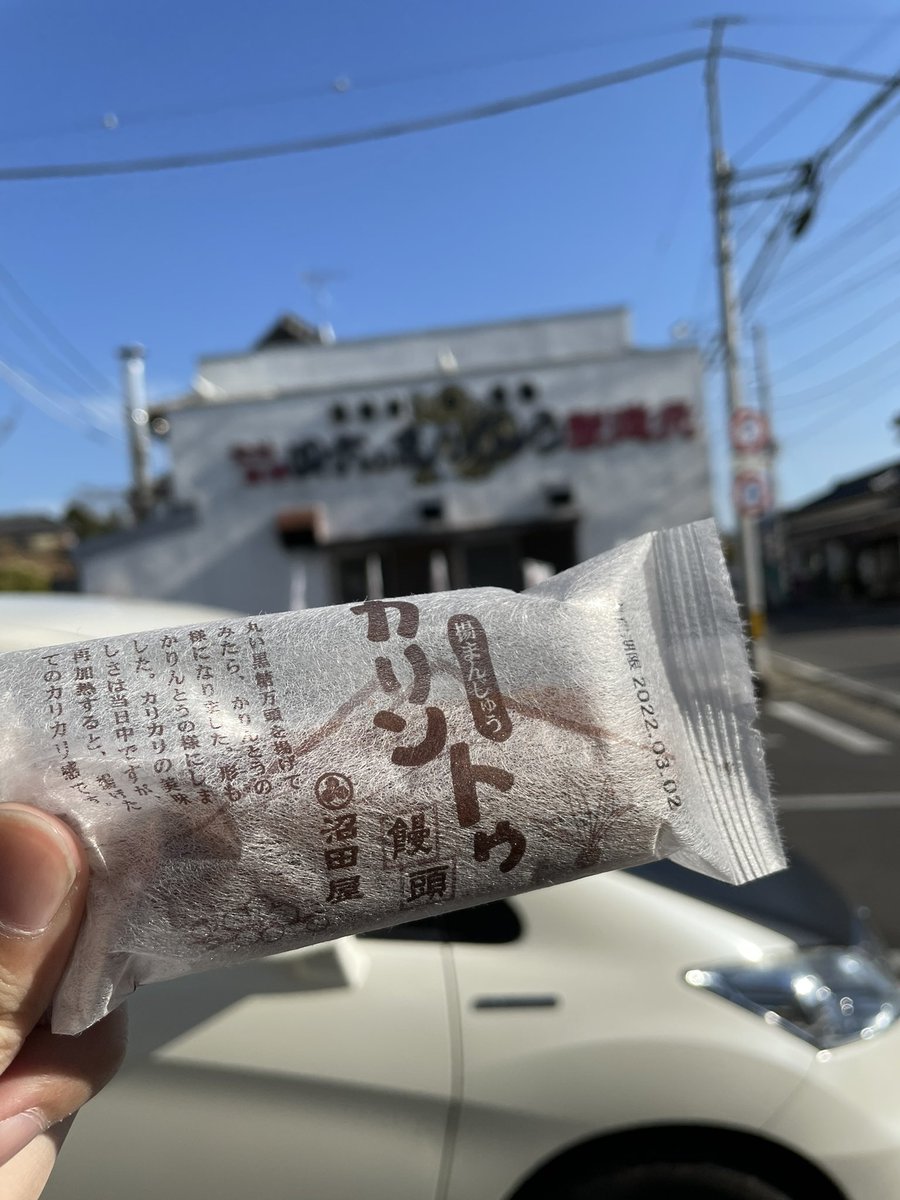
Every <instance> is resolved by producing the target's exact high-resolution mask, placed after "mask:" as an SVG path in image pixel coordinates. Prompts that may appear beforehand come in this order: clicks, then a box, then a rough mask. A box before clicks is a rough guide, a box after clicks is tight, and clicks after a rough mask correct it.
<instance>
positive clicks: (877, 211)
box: [772, 188, 900, 292]
mask: <svg viewBox="0 0 900 1200" xmlns="http://www.w3.org/2000/svg"><path fill="white" fill-rule="evenodd" d="M895 212H896V213H900V188H898V190H897V191H895V192H891V193H890V195H889V196H887V197H886V198H885V199H884V200H880V201H879V202H878V203H877V204H875V205H874V206H873V207H872V208H870V209H866V211H865V212H863V213H862V214H861V215H860V216H858V217H855V218H854V219H853V220H852V221H850V222H848V224H846V225H843V226H841V228H840V229H838V230H837V232H836V233H834V234H832V236H831V237H829V238H827V239H826V240H825V241H823V242H820V243H819V245H818V246H817V247H816V248H815V249H814V250H811V251H810V252H809V253H807V254H804V255H801V256H800V258H798V259H797V261H796V262H795V263H794V265H793V266H792V267H791V268H790V269H789V270H788V271H786V272H785V273H784V275H782V277H781V279H779V280H778V281H777V282H776V283H775V284H773V286H772V290H773V291H775V292H777V291H780V290H781V289H782V288H783V287H784V286H785V285H786V284H790V283H792V282H793V281H794V280H795V279H797V278H798V277H800V278H802V277H803V276H804V275H807V274H808V273H809V272H810V271H811V270H812V271H815V270H821V269H822V268H823V267H824V268H825V269H827V268H828V263H827V256H828V252H829V251H831V250H832V249H837V250H840V249H844V248H846V247H847V246H848V245H849V244H850V243H851V242H852V241H853V240H854V239H855V238H856V237H857V235H859V234H861V233H866V232H868V231H869V230H870V229H875V228H877V227H878V226H879V225H880V224H881V223H882V222H883V221H885V220H886V219H887V218H888V217H890V216H893V215H894V214H895ZM882 244H883V243H882ZM879 248H880V247H879ZM853 265H856V264H855V263H854V264H853ZM833 278H834V273H833V271H832V273H831V274H830V277H829V282H830V280H831V279H833Z"/></svg>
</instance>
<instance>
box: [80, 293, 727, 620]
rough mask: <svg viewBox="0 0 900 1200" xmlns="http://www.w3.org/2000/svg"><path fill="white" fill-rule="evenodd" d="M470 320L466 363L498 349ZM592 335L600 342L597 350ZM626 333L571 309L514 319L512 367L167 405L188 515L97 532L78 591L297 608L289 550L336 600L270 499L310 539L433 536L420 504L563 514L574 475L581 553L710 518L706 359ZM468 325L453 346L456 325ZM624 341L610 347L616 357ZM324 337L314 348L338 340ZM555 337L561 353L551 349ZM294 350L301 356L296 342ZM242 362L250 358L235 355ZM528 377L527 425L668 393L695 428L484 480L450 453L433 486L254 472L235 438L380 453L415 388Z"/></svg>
mask: <svg viewBox="0 0 900 1200" xmlns="http://www.w3.org/2000/svg"><path fill="white" fill-rule="evenodd" d="M604 331H605V332H604ZM501 332H504V331H503V330H501ZM463 333H465V336H466V337H467V338H469V343H466V344H470V345H471V346H472V347H474V349H473V351H472V356H473V359H474V358H477V354H483V355H487V353H488V351H487V349H486V346H487V345H488V342H490V345H492V346H493V347H494V349H493V350H492V351H491V353H493V354H494V355H495V357H496V354H497V337H498V330H497V328H496V327H489V328H488V330H487V333H486V334H485V337H486V338H487V341H485V340H484V339H483V338H482V336H481V331H468V332H466V331H463ZM601 334H602V335H603V336H604V337H606V338H607V344H606V345H605V346H603V348H602V349H601V350H599V351H598V349H597V340H598V337H600V335H601ZM626 334H627V323H626V319H625V314H623V313H613V314H612V315H610V314H602V313H601V314H592V315H589V316H585V317H583V318H579V319H577V320H576V319H573V318H567V319H565V320H563V321H561V322H556V323H553V322H551V323H550V327H549V329H545V328H543V327H542V326H541V325H539V324H535V323H519V325H517V326H514V327H513V328H512V333H510V336H509V338H508V339H506V340H504V339H503V338H501V339H500V341H501V343H502V344H501V350H502V352H503V354H509V355H513V354H514V353H515V354H516V355H517V365H516V366H515V368H514V369H507V370H501V369H499V368H498V369H486V368H483V369H468V370H467V369H460V370H459V371H458V372H456V373H455V374H454V375H452V376H443V377H442V376H441V375H440V374H439V373H437V372H435V371H434V369H433V364H432V366H431V367H430V369H429V373H428V383H427V384H424V385H422V384H413V383H409V384H407V385H406V386H405V387H404V386H388V385H382V386H374V385H373V386H356V385H354V386H347V387H344V388H332V389H330V390H324V391H321V390H320V391H319V392H317V393H313V394H309V393H306V394H304V393H302V392H296V391H295V393H294V394H293V395H289V396H283V397H280V398H277V399H270V400H256V401H242V402H229V403H222V404H209V405H198V406H195V407H186V408H183V409H180V410H175V411H173V412H172V413H171V414H170V421H171V432H170V434H169V445H170V453H171V458H172V467H173V478H174V484H175V489H176V494H177V496H178V498H179V500H181V501H183V502H184V501H187V502H189V503H191V504H193V505H194V506H195V510H196V514H197V517H196V523H195V525H194V526H193V527H191V528H188V529H180V530H179V531H177V532H174V533H169V534H166V533H160V535H159V536H156V537H153V536H151V535H150V533H149V531H147V532H144V533H141V534H140V535H138V536H137V537H136V539H135V540H134V541H133V542H132V543H131V544H129V545H127V546H121V545H119V546H116V545H115V544H114V543H113V542H110V543H108V548H107V549H106V550H104V548H103V546H102V545H101V544H100V543H97V544H96V545H95V546H92V544H89V548H88V550H87V551H86V554H85V558H84V560H83V569H82V578H83V582H84V586H85V588H86V590H96V591H101V592H107V593H113V594H120V595H124V594H133V595H137V594H142V595H145V596H149V597H164V598H171V599H180V600H185V601H198V602H205V603H210V604H220V605H225V606H229V607H234V608H238V609H242V610H245V611H260V610H264V609H265V610H280V609H284V608H287V607H288V606H289V605H290V602H291V574H292V572H291V562H292V561H294V562H297V561H301V559H300V558H298V554H300V555H302V561H303V563H304V565H305V592H306V603H307V605H308V606H310V607H313V606H316V605H319V604H326V603H330V602H332V599H333V596H332V580H331V570H332V568H331V564H330V562H329V556H328V554H327V553H322V552H321V551H318V550H316V549H313V550H311V551H305V552H297V551H290V552H288V551H286V550H285V549H284V548H283V546H282V545H281V543H280V540H279V537H278V534H277V529H276V521H277V518H278V515H279V514H280V513H285V512H289V511H291V510H305V509H310V508H315V509H316V510H317V512H318V513H319V514H320V517H321V520H320V524H319V528H318V535H319V539H320V542H321V543H323V544H324V545H325V546H326V547H327V546H328V545H331V544H334V543H342V542H354V541H359V540H365V539H368V538H380V537H390V536H392V535H395V534H401V533H407V534H413V533H417V532H418V533H423V534H427V533H428V532H429V526H428V524H427V523H426V522H425V521H424V520H423V517H422V514H421V512H420V506H421V504H422V503H423V501H426V500H427V501H433V500H439V501H440V502H441V504H442V506H443V519H442V521H441V523H440V526H438V527H436V528H435V532H436V533H439V532H440V531H441V530H444V529H450V530H467V529H473V528H479V527H485V528H490V527H491V526H493V525H498V524H501V525H502V524H518V523H528V522H536V521H546V520H550V519H552V518H554V517H555V516H557V515H558V512H557V511H556V510H554V509H553V508H552V507H551V506H550V505H549V504H548V500H547V490H548V489H549V488H559V487H569V488H570V489H571V491H572V493H573V500H574V505H573V507H574V513H575V515H577V517H578V543H577V552H578V555H579V557H581V558H586V557H590V556H591V555H592V554H596V553H598V552H600V551H602V550H604V549H606V548H608V547H610V546H613V545H615V544H616V543H618V542H620V541H622V540H624V539H626V538H629V537H633V536H636V535H637V534H639V533H643V532H645V531H647V530H650V529H654V528H660V527H663V526H669V525H674V524H679V523H681V522H684V521H690V520H695V519H698V518H701V517H705V516H708V515H710V513H711V511H712V508H711V499H710V489H709V476H708V463H707V447H706V440H705V436H704V431H703V429H702V419H703V417H702V413H703V409H702V402H701V383H702V378H701V365H700V359H699V355H698V353H697V351H696V349H694V348H692V347H684V346H681V347H672V348H669V349H665V350H658V351H643V350H632V349H627V348H626V349H624V350H622V349H621V346H622V344H623V343H624V338H625V335H626ZM488 335H489V337H488ZM429 337H431V338H432V342H431V343H429ZM460 337H461V339H462V340H461V341H460V342H459V343H458V344H459V345H460V346H462V345H463V344H464V343H465V339H464V338H463V337H462V333H461V334H460ZM435 340H440V339H436V338H435V335H420V336H417V337H411V338H404V339H390V344H389V345H387V347H386V348H385V347H384V346H382V344H381V343H377V342H374V343H373V342H368V343H358V344H348V346H347V347H344V348H343V349H344V350H346V363H345V367H344V368H342V370H344V369H345V368H346V370H347V371H349V372H351V373H352V372H355V371H360V372H361V371H362V367H361V364H362V363H363V362H364V361H365V356H366V355H368V356H369V359H370V360H371V361H375V360H377V359H378V355H380V354H381V353H382V351H384V354H386V355H387V356H388V357H390V356H391V355H393V356H395V357H396V354H397V351H398V347H401V346H403V347H406V349H407V350H409V348H410V346H411V345H412V344H413V343H417V344H418V343H421V345H418V348H415V347H414V348H413V350H412V351H411V352H410V353H411V358H410V361H411V362H412V363H413V365H414V366H415V365H416V364H417V363H418V362H419V358H420V357H421V354H420V352H421V353H424V352H425V351H423V350H422V347H423V346H426V348H427V350H428V353H429V354H430V353H431V351H432V350H433V349H434V344H433V343H434V341H435ZM451 340H452V341H453V342H454V344H455V343H456V339H451ZM602 340H603V338H602V337H600V341H601V342H602ZM616 344H618V345H619V346H620V349H619V351H618V352H617V353H611V352H610V348H611V347H614V346H615V345H616ZM591 346H592V347H593V350H592V351H591V353H587V352H586V351H585V347H591ZM563 347H565V348H567V350H568V352H569V353H570V354H575V357H574V358H569V359H567V360H565V361H561V360H560V359H559V358H558V357H556V358H554V357H553V355H559V354H561V353H562V348H563ZM548 348H549V350H548ZM333 349H336V348H327V350H326V349H323V351H322V352H323V353H328V354H331V353H332V350H333ZM550 350H552V352H553V353H552V354H550V355H549V357H548V354H549V351H550ZM476 351H477V354H476ZM576 351H577V353H575V352H576ZM284 353H285V354H286V355H288V356H290V355H296V353H298V352H296V351H294V350H288V351H285V352H284ZM299 353H300V354H301V355H308V354H309V353H310V352H308V351H306V350H302V349H301V350H300V351H299ZM313 353H319V350H318V349H316V350H314V351H313ZM281 354H282V352H281V351H276V350H270V351H266V352H263V353H260V354H258V355H255V356H253V358H254V360H258V361H257V362H256V364H255V366H254V369H256V367H257V366H258V367H259V369H260V370H263V367H264V365H265V363H264V360H265V361H267V362H268V361H270V362H274V361H275V358H278V356H280V355H281ZM273 355H274V356H275V358H273V357H272V356H273ZM373 356H374V358H373ZM248 361H249V360H244V363H245V365H246V363H247V362H248ZM285 361H287V360H285ZM379 361H380V360H379ZM423 361H424V360H423ZM347 364H349V365H347ZM251 365H253V364H251ZM407 365H408V364H407ZM460 366H461V368H462V367H463V363H462V362H461V363H460ZM351 368H352V370H351ZM265 369H266V370H268V368H265ZM375 373H376V374H377V371H376V372H375ZM368 377H369V378H370V377H371V376H368ZM363 378H366V376H363ZM525 382H527V383H529V384H531V385H532V386H533V387H535V388H536V390H537V396H536V399H535V400H534V402H533V403H530V404H523V403H521V402H520V401H519V400H518V399H515V398H513V399H511V400H510V401H509V403H508V405H507V408H508V410H509V411H510V412H512V413H513V414H514V416H515V420H516V422H517V423H519V424H520V425H523V424H524V425H525V426H527V425H528V423H529V422H531V421H532V420H534V414H535V413H536V412H544V413H547V414H550V415H551V416H552V417H553V418H554V419H555V420H556V421H557V422H559V423H560V424H562V423H564V422H565V420H566V419H567V417H568V416H569V415H570V414H571V413H573V412H581V413H591V412H601V411H602V412H609V411H612V410H618V409H622V408H625V407H627V406H630V405H634V404H638V405H642V406H645V407H646V408H647V409H649V410H650V411H658V410H660V409H661V408H662V407H663V406H664V405H666V404H667V403H669V402H672V401H677V400H682V401H687V402H688V403H689V404H690V405H691V406H692V408H693V421H694V425H695V428H696V435H695V436H694V437H693V438H691V439H685V438H682V437H673V438H671V439H669V440H657V441H649V442H640V441H620V442H618V443H617V444H615V445H608V446H601V447H595V448H591V449H574V448H569V447H568V446H561V447H559V448H556V449H553V450H552V451H551V452H548V453H543V454H542V453H539V452H538V451H537V449H535V448H534V447H533V446H525V447H521V448H519V449H518V451H517V452H516V453H515V454H514V455H513V456H511V457H509V458H507V459H506V460H505V461H499V462H498V463H496V464H495V465H494V467H493V469H492V470H490V472H489V473H487V474H485V475H484V476H483V477H480V478H476V479H471V478H460V476H459V467H458V464H456V465H454V464H453V462H452V461H449V462H448V461H447V460H446V459H442V460H441V463H440V464H439V466H438V474H439V476H440V478H439V479H437V480H436V481H433V482H427V483H421V482H417V480H416V472H415V470H414V469H412V468H411V467H409V466H394V467H392V468H391V469H387V470H381V471H379V470H369V471H365V470H363V469H362V467H361V466H360V465H359V464H357V465H355V466H351V467H350V468H349V469H348V470H347V471H346V472H345V473H343V474H338V473H336V471H335V470H334V469H332V467H331V466H327V467H326V469H325V470H323V471H322V472H321V473H319V474H308V475H305V476H297V475H296V474H290V473H289V474H286V475H285V476H284V477H283V478H278V479H269V480H266V481H264V482H260V483H256V484H248V483H247V482H246V480H245V478H244V473H243V471H242V469H241V467H240V465H239V463H237V462H236V461H235V460H234V457H233V450H234V448H235V447H236V446H241V445H244V446H246V445H250V444H258V443H266V444H269V445H271V447H272V448H273V453H274V455H275V457H276V459H278V460H281V459H285V460H286V459H287V457H288V455H289V451H290V447H292V446H296V445H297V444H298V443H302V442H304V441H316V442H319V443H321V444H322V445H323V446H326V447H327V446H329V445H333V444H334V442H335V440H336V439H337V438H339V437H347V436H349V437H359V438H361V439H363V440H364V457H365V458H367V459H368V460H371V459H372V457H373V456H377V455H378V454H379V453H380V452H384V453H391V452H393V451H392V448H393V447H394V442H395V439H396V437H397V435H398V434H399V433H400V432H401V431H402V430H403V429H404V428H408V427H409V426H410V424H411V423H412V418H411V408H410V399H411V396H412V394H413V393H415V392H420V393H424V394H425V395H426V396H433V395H435V394H436V393H437V392H438V391H439V389H440V388H441V387H443V386H446V385H447V384H454V385H457V386H460V387H462V388H463V389H464V390H465V392H466V394H467V395H468V396H471V397H473V398H474V401H475V403H476V405H481V404H483V403H485V398H486V397H489V394H490V392H491V390H492V389H493V388H494V387H496V386H498V385H502V386H504V387H506V388H507V389H508V391H509V392H510V393H512V394H513V397H515V393H516V390H517V389H518V387H519V386H520V385H521V384H522V383H525ZM392 400H393V401H396V400H399V401H400V402H401V404H402V406H403V412H402V413H401V414H400V415H398V416H395V417H391V416H387V415H385V411H386V405H387V403H388V402H389V401H392ZM362 403H370V404H373V405H375V406H376V408H377V409H378V410H379V414H380V415H379V416H378V417H377V418H376V419H374V420H372V421H364V420H362V419H361V418H360V417H359V416H358V415H357V414H358V410H359V406H360V404H362ZM335 405H341V406H342V407H343V408H344V410H345V411H346V412H347V413H349V414H352V415H351V417H350V419H348V420H346V421H344V422H342V423H340V424H338V423H336V422H335V421H334V420H333V417H332V411H333V409H334V406H335ZM472 411H474V410H472ZM478 411H479V412H483V411H484V409H479V410H478ZM431 428H432V427H431V426H429V427H428V429H429V430H430V429H431ZM434 428H435V429H439V427H437V426H436V427H434ZM426 432H427V431H426ZM292 555H293V556H294V557H293V559H292V557H291V556H292ZM295 591H296V589H295Z"/></svg>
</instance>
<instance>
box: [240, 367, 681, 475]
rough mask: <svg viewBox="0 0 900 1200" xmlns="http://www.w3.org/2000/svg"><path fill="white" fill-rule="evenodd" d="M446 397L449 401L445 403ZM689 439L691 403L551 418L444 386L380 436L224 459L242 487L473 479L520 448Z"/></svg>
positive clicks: (544, 451)
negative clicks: (360, 477) (382, 475)
mask: <svg viewBox="0 0 900 1200" xmlns="http://www.w3.org/2000/svg"><path fill="white" fill-rule="evenodd" d="M451 399H452V401H453V403H450V400H451ZM694 436H695V428H694V423H693V414H692V411H691V406H690V405H689V404H688V403H687V402H686V401H685V400H671V401H668V402H666V403H665V404H663V405H661V406H659V407H656V408H649V407H648V406H646V405H642V404H628V405H626V406H624V407H622V408H615V409H603V410H597V411H581V412H573V413H568V414H565V415H562V416H560V415H557V414H556V413H554V412H551V411H548V410H546V409H542V410H538V411H534V410H532V409H528V410H519V409H516V410H512V409H508V408H498V407H494V406H491V405H489V404H485V403H482V402H479V401H475V400H474V399H472V398H471V397H469V396H468V395H467V394H466V393H465V392H463V390H462V389H460V388H452V389H445V390H444V391H443V392H442V393H439V395H438V396H437V397H435V398H434V400H433V401H429V402H428V403H427V404H426V403H423V402H422V401H421V398H420V400H419V402H418V403H416V405H415V406H414V415H413V416H412V418H411V419H410V420H409V421H408V422H407V423H406V424H405V425H404V426H403V427H402V428H400V429H395V430H394V431H393V432H392V433H391V434H390V435H389V436H388V437H387V438H385V437H384V436H383V435H381V436H378V435H376V434H375V432H374V431H370V430H364V429H355V430H352V431H351V430H344V429H341V430H335V431H334V432H333V433H331V432H329V433H323V434H319V435H318V436H315V437H307V438H303V439H300V440H298V441H296V442H293V443H291V444H289V445H288V446H287V447H286V448H284V449H282V448H280V447H277V446H276V445H275V444H274V443H272V442H257V443H252V444H242V445H238V446H234V447H232V449H231V457H232V459H233V460H234V462H235V464H236V465H237V467H238V468H239V470H240V471H241V472H242V473H243V477H244V480H245V482H247V483H250V484H255V483H263V482H267V481H270V480H275V479H286V478H291V477H293V478H301V479H305V478H308V477H323V476H340V475H350V474H369V473H379V472H384V471H390V470H396V469H398V468H404V469H407V470H410V471H411V472H412V473H413V478H414V481H415V482H416V483H420V484H429V483H434V482H436V481H437V480H439V479H448V478H457V479H481V478H484V477H486V476H488V475H490V474H491V473H492V472H493V471H494V470H495V469H496V468H497V467H499V466H501V465H502V464H503V463H505V462H509V461H511V460H512V459H514V458H516V457H518V456H519V455H520V454H522V453H523V452H524V451H526V450H530V451H532V452H533V453H535V454H539V455H549V454H554V453H556V452H558V451H560V450H576V451H586V450H599V449H605V448H609V447H611V446H616V445H619V444H621V443H622V442H645V443H655V442H666V441H671V440H674V439H689V438H693V437H694Z"/></svg>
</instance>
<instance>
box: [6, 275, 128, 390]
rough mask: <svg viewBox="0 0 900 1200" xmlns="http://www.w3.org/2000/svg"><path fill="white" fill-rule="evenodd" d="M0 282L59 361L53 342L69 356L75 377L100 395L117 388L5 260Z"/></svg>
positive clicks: (70, 368) (70, 369)
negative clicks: (58, 323) (20, 280)
mask: <svg viewBox="0 0 900 1200" xmlns="http://www.w3.org/2000/svg"><path fill="white" fill-rule="evenodd" d="M0 283H2V284H4V285H5V286H6V289H7V291H8V292H10V293H11V294H12V295H13V296H14V297H15V299H16V301H17V303H18V305H19V307H20V308H22V309H23V310H24V311H25V312H27V313H28V315H29V317H30V318H31V322H32V324H33V325H34V326H35V327H36V328H37V329H38V330H40V332H41V335H42V336H43V338H44V340H45V342H47V343H48V345H49V346H50V347H51V349H50V353H51V354H52V356H53V358H54V359H55V360H56V361H57V362H59V361H61V360H60V356H59V354H57V353H56V352H55V351H53V350H52V345H53V343H55V344H56V345H57V346H58V347H59V350H60V351H61V353H62V355H64V356H65V357H66V358H67V359H68V361H69V363H70V367H69V368H68V370H69V371H71V372H74V375H75V377H76V378H78V379H80V380H81V381H82V383H83V384H86V385H87V387H88V388H90V389H91V390H92V391H96V392H98V393H100V394H108V393H109V392H110V391H112V390H114V389H113V388H112V385H111V384H110V382H109V380H108V379H106V378H105V376H104V375H103V373H102V371H99V370H98V369H97V368H96V367H95V366H94V364H93V363H92V362H91V361H90V359H88V358H85V356H84V355H83V354H82V353H81V351H80V350H79V349H78V347H77V346H76V345H75V344H74V343H73V342H71V341H70V340H69V338H67V337H66V335H65V334H64V333H63V332H62V330H61V329H60V328H59V326H58V325H56V323H55V322H54V321H53V320H51V318H50V317H49V316H48V315H47V313H46V312H44V310H43V309H42V308H41V307H40V305H39V304H38V303H37V302H36V301H35V300H33V299H32V298H31V296H30V295H29V294H28V292H27V291H26V290H25V288H24V287H23V286H22V284H21V283H19V281H18V279H16V277H15V276H14V275H13V273H12V271H10V270H9V268H8V267H5V266H4V265H3V263H0ZM79 386H81V385H79Z"/></svg>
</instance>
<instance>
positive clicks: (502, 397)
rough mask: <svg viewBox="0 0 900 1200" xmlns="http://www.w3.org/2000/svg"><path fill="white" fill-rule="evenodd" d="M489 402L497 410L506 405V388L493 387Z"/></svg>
mask: <svg viewBox="0 0 900 1200" xmlns="http://www.w3.org/2000/svg"><path fill="white" fill-rule="evenodd" d="M491 400H493V402H494V404H496V405H497V407H498V408H501V407H502V406H503V405H504V404H505V403H506V388H502V387H495V388H494V390H493V391H492V392H491Z"/></svg>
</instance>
